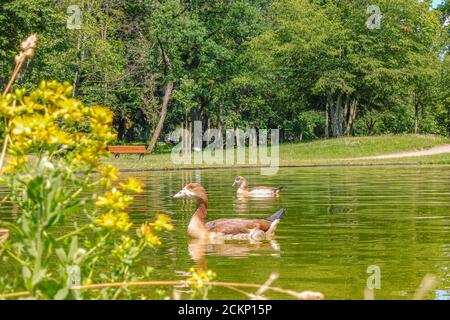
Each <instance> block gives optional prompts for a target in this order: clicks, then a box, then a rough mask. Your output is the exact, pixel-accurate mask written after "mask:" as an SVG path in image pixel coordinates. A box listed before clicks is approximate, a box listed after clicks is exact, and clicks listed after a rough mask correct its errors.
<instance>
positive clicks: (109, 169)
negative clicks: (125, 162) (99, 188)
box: [98, 164, 119, 181]
mask: <svg viewBox="0 0 450 320" xmlns="http://www.w3.org/2000/svg"><path fill="white" fill-rule="evenodd" d="M98 172H99V173H101V174H102V175H103V176H105V178H108V179H110V180H112V181H116V180H117V179H119V178H118V177H117V173H118V171H117V169H116V168H115V167H113V166H112V165H110V164H107V165H105V166H104V167H103V168H102V169H100V170H99V171H98Z"/></svg>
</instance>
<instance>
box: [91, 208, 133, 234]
mask: <svg viewBox="0 0 450 320" xmlns="http://www.w3.org/2000/svg"><path fill="white" fill-rule="evenodd" d="M95 222H96V223H97V224H98V225H99V226H101V227H103V228H106V229H111V230H117V231H124V232H126V231H128V230H129V229H130V228H131V226H132V225H133V224H132V223H131V221H130V217H129V216H128V213H126V212H120V213H105V214H102V215H101V216H100V217H99V218H98V219H97V220H96V221H95Z"/></svg>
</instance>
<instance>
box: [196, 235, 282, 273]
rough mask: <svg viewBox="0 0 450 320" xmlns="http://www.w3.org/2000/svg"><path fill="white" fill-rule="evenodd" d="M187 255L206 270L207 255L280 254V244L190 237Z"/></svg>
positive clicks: (276, 255)
mask: <svg viewBox="0 0 450 320" xmlns="http://www.w3.org/2000/svg"><path fill="white" fill-rule="evenodd" d="M188 252H189V256H190V257H191V258H192V259H193V260H194V261H195V262H196V264H197V268H200V269H203V270H206V269H208V268H207V264H208V256H210V255H212V256H221V257H255V256H271V257H279V256H280V245H279V244H278V243H277V242H276V241H275V240H265V241H257V240H246V241H232V240H231V241H230V240H220V239H217V240H205V239H191V240H189V243H188Z"/></svg>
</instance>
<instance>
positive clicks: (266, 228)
mask: <svg viewBox="0 0 450 320" xmlns="http://www.w3.org/2000/svg"><path fill="white" fill-rule="evenodd" d="M174 198H192V199H195V200H197V209H196V210H195V213H194V215H193V216H192V218H191V221H190V222H189V226H188V234H189V235H190V236H191V237H194V238H199V239H239V240H244V239H255V240H262V239H270V238H272V237H273V236H274V234H275V229H276V227H277V225H278V223H279V222H280V219H281V218H282V217H283V216H284V213H285V212H284V209H280V210H278V211H277V212H275V213H274V214H273V215H271V216H270V217H268V218H265V219H241V218H229V219H217V220H213V221H209V222H206V214H207V210H208V195H207V194H206V190H205V188H203V187H202V185H200V184H198V183H189V184H188V185H186V186H185V187H184V188H183V189H181V190H180V191H179V192H178V193H177V194H176V195H174Z"/></svg>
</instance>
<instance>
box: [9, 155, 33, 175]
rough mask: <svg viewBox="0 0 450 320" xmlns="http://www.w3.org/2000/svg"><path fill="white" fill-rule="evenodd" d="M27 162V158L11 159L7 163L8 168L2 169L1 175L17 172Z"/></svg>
mask: <svg viewBox="0 0 450 320" xmlns="http://www.w3.org/2000/svg"><path fill="white" fill-rule="evenodd" d="M27 162H28V158H27V157H11V158H10V159H9V161H8V166H7V167H5V168H4V169H3V173H7V172H10V171H14V170H17V169H18V168H20V167H21V166H23V165H24V164H25V163H27Z"/></svg>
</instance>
